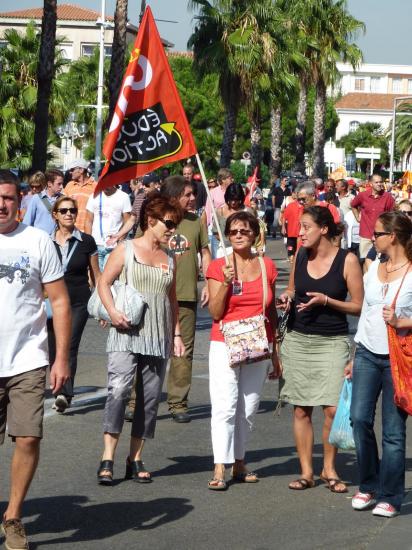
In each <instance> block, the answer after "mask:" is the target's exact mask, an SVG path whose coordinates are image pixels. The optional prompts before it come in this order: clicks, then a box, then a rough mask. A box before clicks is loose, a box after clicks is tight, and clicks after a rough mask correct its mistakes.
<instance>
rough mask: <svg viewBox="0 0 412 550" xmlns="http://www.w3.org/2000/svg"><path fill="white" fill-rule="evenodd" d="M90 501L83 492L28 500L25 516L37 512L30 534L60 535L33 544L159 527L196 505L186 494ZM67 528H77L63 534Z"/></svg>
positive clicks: (75, 539) (70, 542) (104, 535)
mask: <svg viewBox="0 0 412 550" xmlns="http://www.w3.org/2000/svg"><path fill="white" fill-rule="evenodd" d="M89 502H90V501H89V499H88V497H86V496H83V495H72V496H61V497H50V498H38V499H32V500H29V501H27V503H26V504H25V506H24V515H25V517H26V518H28V517H30V516H37V517H36V519H35V520H34V521H32V522H30V521H27V520H26V521H25V525H26V527H27V534H28V536H29V537H31V536H33V535H37V534H47V535H50V534H51V535H52V534H53V533H56V535H58V538H52V539H50V540H48V539H45V540H43V541H39V542H37V543H34V542H31V543H30V548H31V549H34V548H37V547H43V546H46V545H52V546H53V545H57V544H63V543H67V544H73V543H75V542H87V541H95V540H104V539H107V538H110V537H113V536H115V535H117V534H118V533H123V532H126V531H129V530H135V531H146V530H149V529H156V528H157V527H159V526H161V525H164V524H166V523H170V522H174V521H178V520H179V519H181V518H182V517H184V516H185V515H186V514H188V513H189V512H191V511H192V510H193V508H194V507H193V506H192V505H191V504H190V500H188V499H186V498H158V499H154V500H151V501H146V502H124V501H123V502H106V503H104V504H89ZM4 505H5V503H4V502H2V503H1V504H0V507H1V508H3V506H4ZM66 531H74V532H73V533H72V534H68V535H66V536H65V535H62V533H64V532H66ZM85 548H87V546H85Z"/></svg>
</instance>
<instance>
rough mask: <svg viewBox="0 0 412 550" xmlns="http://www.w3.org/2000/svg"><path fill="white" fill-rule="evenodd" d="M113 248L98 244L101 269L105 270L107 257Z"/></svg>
mask: <svg viewBox="0 0 412 550" xmlns="http://www.w3.org/2000/svg"><path fill="white" fill-rule="evenodd" d="M112 250H113V248H106V247H105V246H100V245H97V257H98V259H99V269H100V271H103V269H104V266H105V265H106V262H107V259H108V257H109V254H110V252H112Z"/></svg>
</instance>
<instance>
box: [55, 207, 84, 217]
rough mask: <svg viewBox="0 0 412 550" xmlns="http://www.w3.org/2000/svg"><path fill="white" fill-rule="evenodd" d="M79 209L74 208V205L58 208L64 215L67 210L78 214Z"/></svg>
mask: <svg viewBox="0 0 412 550" xmlns="http://www.w3.org/2000/svg"><path fill="white" fill-rule="evenodd" d="M78 211H79V210H78V209H77V208H74V207H73V208H58V209H57V212H58V213H59V214H63V216H64V215H65V214H67V212H70V214H77V212H78Z"/></svg>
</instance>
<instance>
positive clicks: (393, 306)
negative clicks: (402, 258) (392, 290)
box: [392, 264, 411, 309]
mask: <svg viewBox="0 0 412 550" xmlns="http://www.w3.org/2000/svg"><path fill="white" fill-rule="evenodd" d="M410 268H411V264H409V265H408V269H407V270H406V271H405V273H404V274H403V277H402V281H401V284H400V285H399V288H398V291H397V292H396V294H395V298H394V299H393V302H392V309H395V307H396V300H397V299H398V296H399V292H400V291H401V288H402V285H403V281H404V280H405V277H406V275H407V274H408V273H409V270H410Z"/></svg>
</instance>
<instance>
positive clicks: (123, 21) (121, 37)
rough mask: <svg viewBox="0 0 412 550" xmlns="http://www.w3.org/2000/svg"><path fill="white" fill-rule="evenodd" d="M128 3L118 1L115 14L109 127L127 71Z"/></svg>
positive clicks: (109, 84)
mask: <svg viewBox="0 0 412 550" xmlns="http://www.w3.org/2000/svg"><path fill="white" fill-rule="evenodd" d="M127 2H128V0H116V10H115V12H114V32H113V45H112V58H111V61H110V73H109V81H108V86H109V92H110V101H109V114H108V118H107V124H108V125H110V121H111V119H112V116H113V113H114V110H115V108H116V102H117V98H118V96H119V92H120V86H121V85H122V80H123V74H124V69H125V55H126V31H127Z"/></svg>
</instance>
